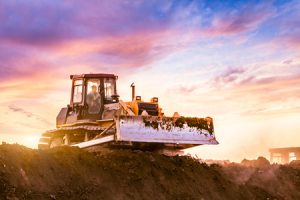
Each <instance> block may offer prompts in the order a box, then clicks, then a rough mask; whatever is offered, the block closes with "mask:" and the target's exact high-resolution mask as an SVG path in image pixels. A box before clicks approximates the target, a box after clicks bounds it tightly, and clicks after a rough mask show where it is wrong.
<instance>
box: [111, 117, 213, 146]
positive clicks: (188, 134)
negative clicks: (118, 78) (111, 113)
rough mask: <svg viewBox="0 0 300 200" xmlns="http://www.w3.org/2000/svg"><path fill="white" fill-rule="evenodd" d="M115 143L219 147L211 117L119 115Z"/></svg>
mask: <svg viewBox="0 0 300 200" xmlns="http://www.w3.org/2000/svg"><path fill="white" fill-rule="evenodd" d="M116 127H117V135H116V136H117V137H116V140H117V141H128V142H152V143H165V144H193V145H200V144H218V141H217V140H216V138H215V134H214V129H213V121H212V118H189V117H179V118H173V117H155V116H120V117H118V118H117V119H116Z"/></svg>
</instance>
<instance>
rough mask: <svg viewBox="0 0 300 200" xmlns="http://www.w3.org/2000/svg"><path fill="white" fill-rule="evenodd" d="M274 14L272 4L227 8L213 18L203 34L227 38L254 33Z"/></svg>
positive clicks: (248, 4)
mask: <svg viewBox="0 0 300 200" xmlns="http://www.w3.org/2000/svg"><path fill="white" fill-rule="evenodd" d="M273 13H274V8H273V6H272V5H271V4H270V3H261V4H253V3H246V4H244V5H243V6H241V7H239V8H238V9H232V8H230V9H226V8H225V9H223V10H222V11H221V12H220V13H217V14H216V15H215V16H214V17H213V19H212V22H211V25H210V26H208V27H207V28H204V29H202V32H203V33H204V34H206V35H208V36H224V35H225V36H226V35H234V34H239V33H243V32H247V31H252V30H255V29H256V28H257V27H258V26H259V25H261V24H262V23H263V22H264V21H266V20H267V19H268V18H269V17H271V16H272V14H273ZM200 32H201V30H200Z"/></svg>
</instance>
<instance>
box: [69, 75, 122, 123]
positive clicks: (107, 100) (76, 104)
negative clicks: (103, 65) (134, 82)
mask: <svg viewBox="0 0 300 200" xmlns="http://www.w3.org/2000/svg"><path fill="white" fill-rule="evenodd" d="M70 78H71V79H72V91H71V100H70V107H71V109H72V110H75V111H76V112H79V117H80V118H81V119H91V120H97V119H101V114H102V112H103V108H104V105H105V104H111V103H117V102H118V97H119V96H118V95H117V87H116V80H117V76H115V75H113V74H83V75H71V76H70Z"/></svg>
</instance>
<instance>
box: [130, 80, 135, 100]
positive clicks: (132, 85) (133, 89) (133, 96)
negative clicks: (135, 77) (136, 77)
mask: <svg viewBox="0 0 300 200" xmlns="http://www.w3.org/2000/svg"><path fill="white" fill-rule="evenodd" d="M130 87H131V94H132V101H134V98H135V85H134V83H131V85H130Z"/></svg>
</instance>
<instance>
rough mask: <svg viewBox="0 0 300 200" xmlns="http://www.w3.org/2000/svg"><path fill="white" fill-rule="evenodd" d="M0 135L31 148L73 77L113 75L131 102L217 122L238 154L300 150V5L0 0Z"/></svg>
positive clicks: (222, 149) (216, 152) (211, 154)
mask: <svg viewBox="0 0 300 200" xmlns="http://www.w3.org/2000/svg"><path fill="white" fill-rule="evenodd" d="M0 60H1V61H0V91H1V92H0V113H1V117H0V142H1V141H6V142H10V143H19V144H23V145H26V146H28V147H32V148H36V146H37V141H38V138H39V136H40V134H41V133H42V132H44V131H45V130H49V129H54V128H55V118H56V115H57V114H58V112H59V110H60V108H62V107H65V106H66V105H67V104H68V103H69V98H70V88H71V82H70V79H69V75H70V74H82V73H113V74H117V75H118V76H119V80H118V93H119V95H120V96H121V99H122V100H125V101H126V100H130V97H131V90H130V84H131V83H132V82H134V83H135V85H136V93H137V94H138V95H141V96H142V98H143V99H144V100H148V99H150V98H151V97H153V96H157V97H159V101H160V106H161V107H162V108H163V110H164V112H165V113H166V115H169V116H171V115H172V114H173V113H174V112H175V111H177V112H179V113H180V114H181V115H184V116H197V117H206V116H211V117H213V119H214V126H215V134H216V137H217V139H218V141H219V143H220V144H219V145H206V146H205V145H204V146H201V147H197V148H195V149H193V150H192V152H194V153H196V154H197V155H198V156H199V157H201V158H204V159H208V158H211V159H230V160H232V161H240V160H242V159H243V158H249V159H253V158H256V157H258V156H260V155H263V156H266V157H268V149H269V148H271V147H289V146H300V1H297V0H294V1H282V0H278V1H276V0H274V1H271V0H270V1H252V0H251V1H201V0H199V1H188V0H181V1H168V0H153V1H148V0H145V1H142V0H132V1H122V0H91V1H85V0H76V1H71V0H64V1H62V0H27V1H22V0H0Z"/></svg>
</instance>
